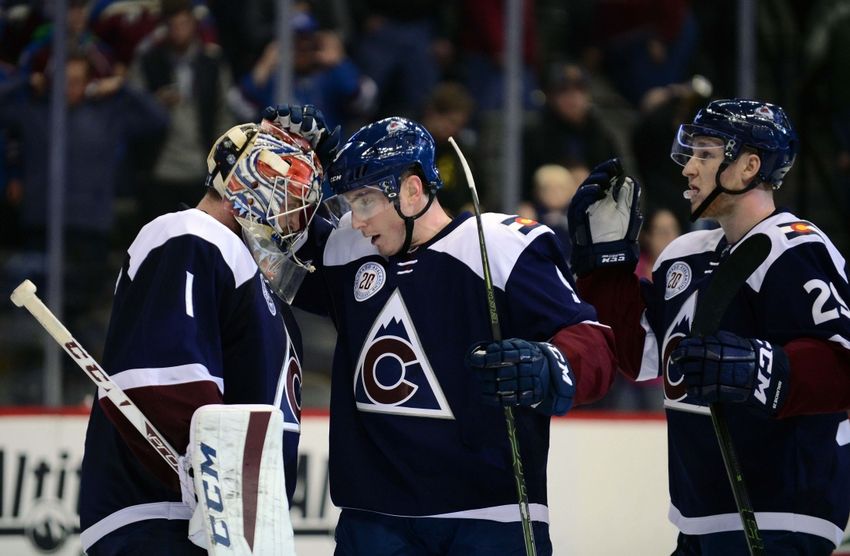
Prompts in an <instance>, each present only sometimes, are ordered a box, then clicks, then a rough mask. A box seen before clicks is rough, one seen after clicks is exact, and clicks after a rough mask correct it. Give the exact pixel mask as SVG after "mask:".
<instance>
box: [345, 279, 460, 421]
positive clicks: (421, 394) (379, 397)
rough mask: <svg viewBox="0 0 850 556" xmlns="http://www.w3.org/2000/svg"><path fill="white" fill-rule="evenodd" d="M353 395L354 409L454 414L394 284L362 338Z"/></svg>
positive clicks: (446, 416) (441, 415)
mask: <svg viewBox="0 0 850 556" xmlns="http://www.w3.org/2000/svg"><path fill="white" fill-rule="evenodd" d="M354 398H355V400H356V402H357V409H359V410H360V411H371V412H376V413H393V414H396V415H411V416H416V417H430V418H436V419H454V415H453V414H452V411H451V408H449V404H448V402H447V401H446V397H445V395H444V394H443V390H442V388H440V383H439V382H438V381H437V377H436V376H435V374H434V370H433V369H432V368H431V364H430V363H429V362H428V358H427V357H426V355H425V352H424V350H423V349H422V345H421V343H420V341H419V338H418V336H417V334H416V329H415V328H414V326H413V321H412V320H411V318H410V314H409V313H408V311H407V307H406V306H405V305H404V301H403V300H402V298H401V294H400V293H399V291H398V290H396V291H394V292H393V294H392V295H391V296H390V298H389V300H387V303H386V305H384V308H383V309H382V310H381V312H380V314H379V315H378V317H377V318H376V319H375V322H374V324H372V329H371V330H370V331H369V334H368V335H367V336H366V339H365V341H364V342H363V349H362V350H361V352H360V357H359V358H358V361H357V369H356V371H355V373H354Z"/></svg>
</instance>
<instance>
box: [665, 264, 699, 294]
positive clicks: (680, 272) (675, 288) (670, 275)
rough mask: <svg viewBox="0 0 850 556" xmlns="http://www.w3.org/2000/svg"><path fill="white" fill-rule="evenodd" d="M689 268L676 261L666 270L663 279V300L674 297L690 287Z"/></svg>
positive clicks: (690, 273) (687, 265)
mask: <svg viewBox="0 0 850 556" xmlns="http://www.w3.org/2000/svg"><path fill="white" fill-rule="evenodd" d="M691 275H692V272H691V267H690V265H689V264H688V263H686V262H683V261H676V262H675V263H673V264H672V265H670V268H668V269H667V275H666V276H665V277H664V284H665V285H664V300H665V301H666V300H668V299H671V298H673V297H676V296H677V295H679V294H680V293H682V292H683V291H685V290H686V289H688V286H690V285H691Z"/></svg>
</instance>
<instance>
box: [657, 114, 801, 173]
mask: <svg viewBox="0 0 850 556" xmlns="http://www.w3.org/2000/svg"><path fill="white" fill-rule="evenodd" d="M695 137H714V138H716V139H720V140H721V141H723V158H724V163H726V164H729V163H731V162H733V161H734V160H735V159H737V158H738V156H739V155H740V154H741V149H742V148H745V147H748V148H751V149H753V150H755V151H756V152H757V153H758V155H759V158H760V159H761V168H760V169H759V173H758V175H757V178H758V179H757V180H754V183H753V185H754V186H755V185H758V183H762V182H763V183H767V184H769V185H770V186H771V187H773V188H774V189H779V187H780V186H781V185H782V180H783V179H784V177H785V174H787V173H788V170H790V169H791V166H793V165H794V159H795V158H796V156H797V150H798V148H799V144H798V139H797V133H796V132H795V131H794V128H793V126H792V125H791V121H790V120H789V119H788V117H787V116H786V115H785V111H784V110H783V109H782V108H781V107H780V106H777V105H775V104H771V103H768V102H761V101H757V100H746V99H726V100H715V101H713V102H711V103H710V104H709V105H708V106H707V107H705V108H704V109H702V110H700V111H699V112H698V113H697V115H696V117H695V118H694V121H693V123H692V124H684V125H682V126H681V127H679V131H678V133H677V134H676V138H675V139H674V141H673V148H672V149H671V151H670V157H671V158H672V159H673V160H674V161H676V162H677V163H678V164H680V165H682V166H684V165H685V164H687V162H688V159H689V158H690V157H691V156H693V145H694V138H695Z"/></svg>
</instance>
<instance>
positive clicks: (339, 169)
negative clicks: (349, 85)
mask: <svg viewBox="0 0 850 556" xmlns="http://www.w3.org/2000/svg"><path fill="white" fill-rule="evenodd" d="M434 150H435V145H434V138H433V137H431V134H430V133H428V130H426V129H425V128H424V127H423V126H422V125H420V124H418V123H416V122H413V121H411V120H408V119H406V118H400V117H392V118H384V119H383V120H379V121H377V122H375V123H372V124H369V125H366V126H364V127H362V128H361V129H360V130H359V131H357V133H355V134H354V135H352V136H351V139H349V140H348V142H347V143H345V145H343V146H342V148H341V149H340V151H339V153H338V154H337V155H336V157H335V158H334V160H333V162H332V163H331V164H330V166H329V167H328V170H327V179H328V185H329V187H330V189H331V191H332V193H333V194H335V195H341V194H342V193H345V192H347V191H352V190H354V189H359V188H361V187H375V188H377V189H380V190H381V191H383V192H384V194H385V195H387V197H389V198H390V199H395V197H396V196H397V195H398V189H399V186H400V183H399V176H400V175H401V174H402V173H404V172H405V171H407V170H411V169H414V168H418V169H419V170H420V171H421V173H422V177H424V178H425V182H426V184H425V185H426V186H427V187H428V188H429V190H430V193H431V194H432V195H433V194H434V193H436V191H437V189H439V188H440V187H442V185H443V182H442V180H441V179H440V173H439V172H438V171H437V166H436V164H435V157H434Z"/></svg>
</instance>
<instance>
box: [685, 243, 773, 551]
mask: <svg viewBox="0 0 850 556" xmlns="http://www.w3.org/2000/svg"><path fill="white" fill-rule="evenodd" d="M769 253H770V239H769V238H768V237H767V236H766V235H764V234H755V235H753V236H752V237H750V238H748V239H747V240H745V241H744V242H743V243H742V244H741V245H739V246H738V247H737V248H736V249H735V250H734V251H732V253H731V254H730V255H729V258H728V259H726V261H725V262H723V263H722V264H721V265H720V266H719V267H718V268H717V270H716V271H715V272H714V276H713V277H712V280H711V283H710V284H709V285H708V288H707V289H706V291H705V294H704V295H703V296H702V299H701V300H700V301H699V304H698V306H697V310H696V312H695V314H694V323H693V326H691V333H692V334H693V335H694V336H707V335H709V334H714V333H715V332H717V329H718V328H720V321H721V320H722V319H723V315H724V314H725V313H726V309H727V308H728V307H729V304H730V303H731V302H732V299H733V298H734V297H735V295H736V294H737V293H738V290H740V289H741V286H743V285H744V283H745V282H746V281H747V279H748V278H749V277H750V275H752V273H753V272H754V271H755V270H756V269H757V268H758V267H759V265H761V264H762V263H763V262H764V260H765V259H766V258H767V256H768V254H769ZM709 410H710V411H711V422H712V423H713V425H714V433H715V434H716V435H717V442H718V444H719V445H720V453H721V455H722V456H723V464H724V465H725V466H726V474H727V475H728V477H729V483H730V484H731V486H732V494H733V496H734V497H735V505H736V506H737V507H738V514H739V515H740V516H741V523H742V524H743V526H744V536H745V537H746V539H747V548H748V549H749V551H750V555H751V556H760V555H762V554H764V543H763V542H762V539H761V533H760V532H759V528H758V524H757V523H756V516H755V512H754V511H753V505H752V502H750V495H749V494H748V492H747V487H746V485H745V483H744V475H743V473H742V472H741V464H740V462H739V461H738V456H737V454H736V453H735V447H734V446H733V445H732V437H731V436H730V434H729V427H728V425H727V423H726V418H725V417H724V414H723V406H722V405H721V404H717V403H713V404H710V405H709Z"/></svg>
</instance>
